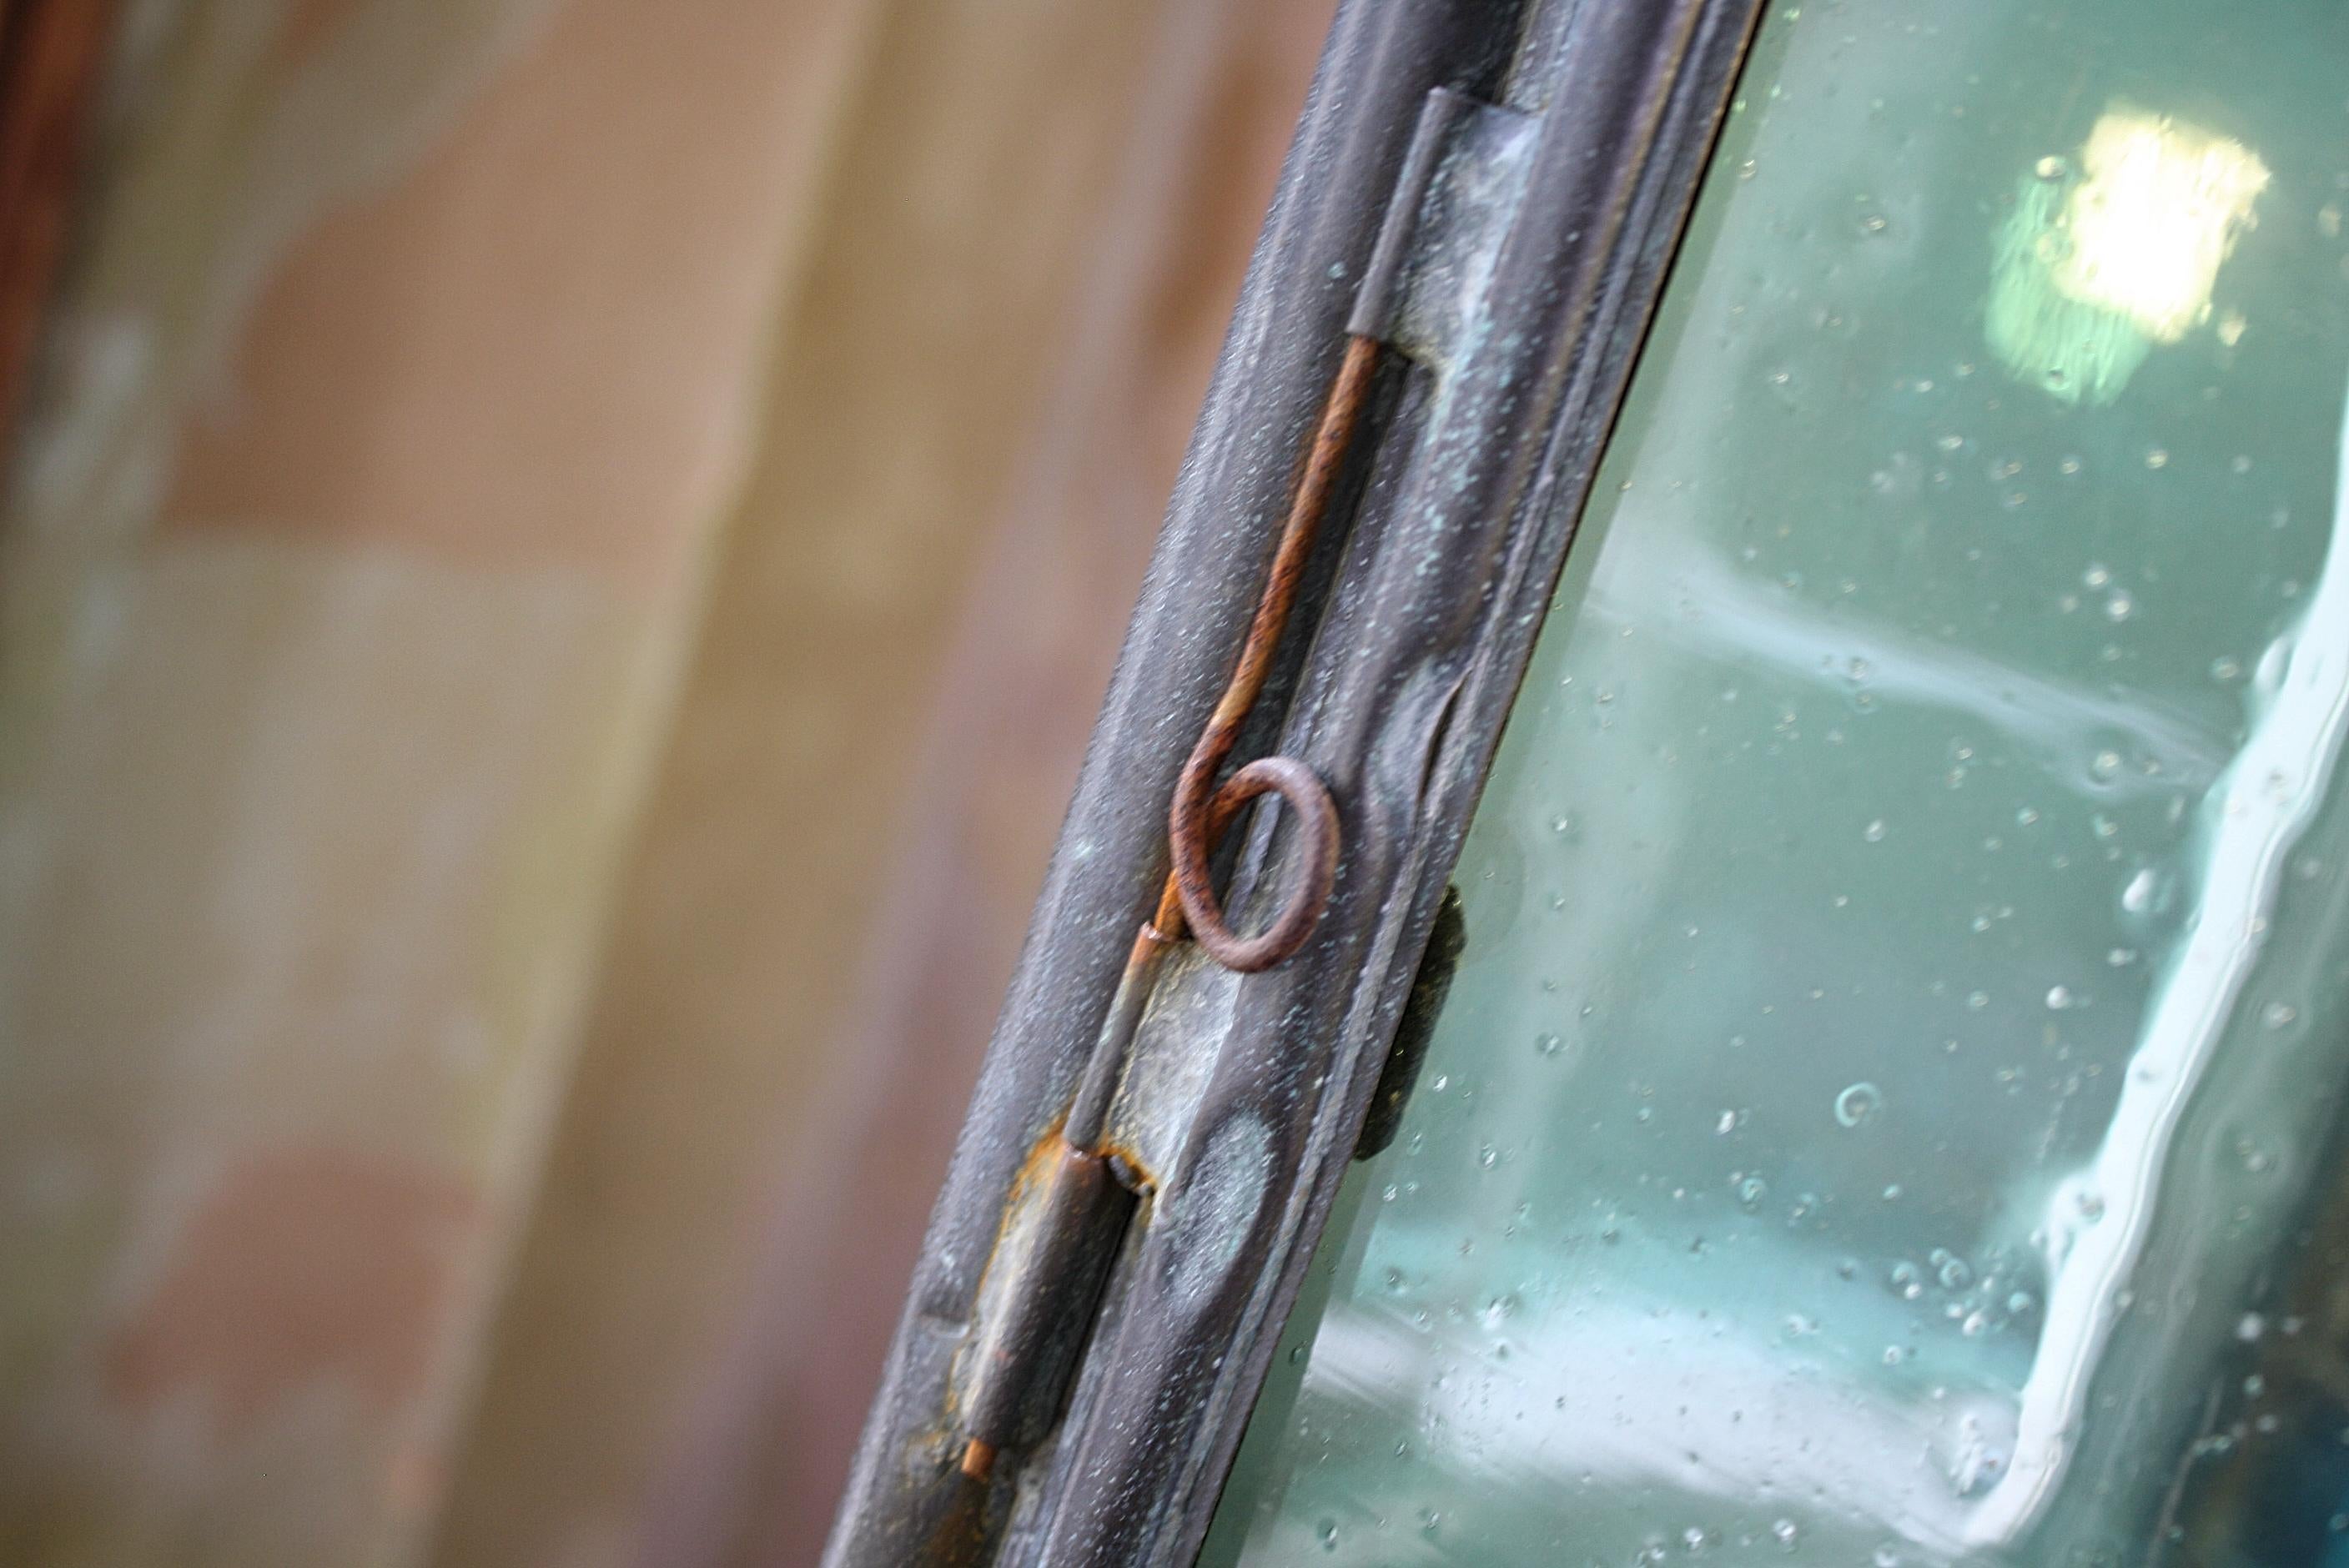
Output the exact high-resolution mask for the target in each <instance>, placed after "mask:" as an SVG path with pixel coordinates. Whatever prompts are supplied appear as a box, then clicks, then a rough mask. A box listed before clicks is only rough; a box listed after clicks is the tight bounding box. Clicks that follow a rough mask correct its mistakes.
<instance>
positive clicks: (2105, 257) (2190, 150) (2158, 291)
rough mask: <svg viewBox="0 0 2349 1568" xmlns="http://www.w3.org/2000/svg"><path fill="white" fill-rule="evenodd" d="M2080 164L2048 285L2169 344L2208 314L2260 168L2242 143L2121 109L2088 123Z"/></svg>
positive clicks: (2262, 183) (2259, 186)
mask: <svg viewBox="0 0 2349 1568" xmlns="http://www.w3.org/2000/svg"><path fill="white" fill-rule="evenodd" d="M2080 165H2081V168H2082V169H2083V170H2084V171H2085V173H2086V175H2087V178H2086V179H2085V180H2083V181H2081V182H2080V183H2079V184H2078V185H2076V186H2075V187H2074V188H2073V191H2072V199H2071V201H2069V202H2068V203H2066V205H2065V207H2064V227H2065V228H2067V229H2068V230H2069V231H2070V241H2071V242H2070V244H2069V246H2068V247H2066V248H2065V253H2064V255H2063V257H2062V259H2061V260H2060V261H2058V262H2057V263H2055V265H2054V284H2055V286H2056V287H2057V288H2058V289H2061V290H2062V291H2063V292H2064V294H2067V295H2069V296H2070V297H2072V298H2073V299H2075V300H2078V301H2080V302H2081V303H2082V304H2094V305H2101V306H2103V307H2104V308H2105V309H2106V310H2110V311H2116V312H2118V313H2119V314H2121V315H2126V316H2127V317H2128V318H2129V320H2130V321H2131V322H2132V323H2133V324H2135V325H2136V326H2137V329H2138V330H2139V331H2140V332H2143V333H2144V334H2145V335H2147V337H2149V338H2151V339H2153V340H2154V341H2155V342H2156V343H2175V342H2177V341H2178V339H2179V338H2181V337H2183V336H2185V335H2186V334H2187V331H2188V329H2189V328H2191V327H2195V326H2199V325H2201V324H2202V323H2203V322H2204V321H2206V320H2208V319H2209V315H2210V290H2211V288H2212V286H2213V285H2214V284H2217V283H2218V281H2219V263H2221V262H2223V261H2225V260H2226V259H2227V253H2228V252H2229V251H2230V250H2232V249H2233V248H2234V244H2235V235H2236V232H2238V231H2239V230H2240V229H2241V228H2242V227H2244V226H2245V225H2247V224H2248V223H2250V222H2251V203H2252V202H2253V201H2255V200H2256V199H2257V198H2258V196H2259V193H2260V192H2261V191H2264V190H2266V189H2267V185H2268V167H2267V165H2266V164H2264V163H2262V162H2261V161H2260V160H2259V156H2258V155H2257V154H2256V153H2254V152H2252V151H2251V149H2249V148H2247V147H2245V146H2244V145H2243V144H2242V143H2241V142H2240V141H2234V140H2230V139H2228V138H2226V137H2223V136H2215V135H2212V134H2211V133H2209V131H2204V130H2198V129H2195V128H2193V127H2192V126H2184V125H2178V124H2177V123H2176V122H2174V121H2171V120H2167V119H2155V118H2154V117H2152V116H2150V115H2144V114H2132V113H2127V112H2114V113H2108V114H2106V115H2105V116H2104V118H2103V119H2099V120H2097V121H2096V127H2095V130H2093V131H2091V132H2090V133H2089V135H2088V145H2087V146H2086V147H2085V148H2083V149H2082V150H2081V152H2080Z"/></svg>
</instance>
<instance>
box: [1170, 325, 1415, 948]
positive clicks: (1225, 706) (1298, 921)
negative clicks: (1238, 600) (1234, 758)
mask: <svg viewBox="0 0 2349 1568" xmlns="http://www.w3.org/2000/svg"><path fill="white" fill-rule="evenodd" d="M1377 365H1378V343H1377V341H1376V340H1375V339H1372V338H1369V337H1363V336H1352V337H1349V338H1348V339H1347V340H1346V356H1345V358H1344V359H1343V360H1342V361H1341V362H1340V365H1339V366H1338V374H1337V376H1336V377H1335V378H1334V379H1333V380H1332V381H1331V382H1330V396H1329V398H1328V400H1327V401H1326V402H1325V403H1324V404H1323V405H1322V408H1321V422H1320V425H1319V428H1316V429H1315V431H1314V433H1313V445H1312V448H1311V449H1310V450H1309V452H1308V454H1307V456H1306V459H1305V471H1304V473H1303V474H1302V475H1300V476H1299V479H1298V482H1297V493H1296V494H1295V495H1294V496H1293V497H1292V498H1291V499H1290V501H1289V506H1288V520H1287V521H1285V522H1284V523H1283V524H1282V525H1281V532H1280V543H1279V546H1278V549H1277V550H1275V551H1274V552H1273V557H1272V570H1271V572H1270V573H1269V574H1268V576H1267V577H1266V579H1265V584H1264V595H1263V597H1262V598H1260V599H1259V600H1257V607H1256V619H1255V620H1254V621H1253V622H1251V623H1250V624H1249V626H1248V632H1247V641H1245V642H1244V643H1242V644H1241V645H1240V656H1239V662H1238V664H1237V665H1236V666H1234V668H1233V670H1232V678H1231V683H1230V684H1229V685H1228V686H1226V687H1225V688H1224V695H1223V697H1222V699H1221V700H1219V701H1218V702H1217V703H1216V710H1215V712H1214V713H1213V714H1211V715H1209V716H1208V718H1207V724H1206V728H1205V729H1203V730H1201V731H1200V734H1199V740H1198V744H1197V745H1195V746H1194V747H1193V748H1191V756H1190V758H1189V760H1187V761H1186V762H1185V763H1184V764H1183V771H1182V773H1181V774H1180V775H1179V776H1178V777H1177V779H1175V783H1174V804H1173V805H1172V806H1171V807H1170V808H1169V809H1168V810H1167V814H1166V840H1167V846H1168V850H1169V852H1170V858H1171V859H1172V861H1173V862H1174V867H1173V872H1172V874H1171V875H1170V877H1169V879H1168V880H1169V882H1170V884H1171V885H1170V890H1169V891H1170V892H1173V893H1174V900H1172V901H1170V900H1168V899H1164V898H1162V899H1161V900H1160V901H1159V908H1160V914H1161V919H1160V920H1159V921H1157V922H1154V923H1155V924H1156V925H1157V926H1158V929H1159V931H1160V933H1161V934H1163V935H1164V936H1166V937H1169V938H1172V937H1174V936H1177V935H1179V934H1180V932H1179V931H1177V930H1174V929H1171V928H1170V922H1169V920H1168V918H1167V917H1170V916H1172V915H1174V909H1172V908H1170V907H1169V905H1170V903H1177V902H1179V905H1180V911H1181V920H1182V922H1183V923H1186V924H1187V925H1188V926H1189V928H1190V931H1191V934H1193V935H1194V936H1195V938H1196V939H1197V941H1198V944H1199V945H1200V946H1201V947H1203V948H1205V949H1206V953H1207V956H1209V957H1210V958H1213V959H1214V960H1215V961H1216V963H1218V964H1221V965H1224V966H1225V967H1226V968H1227V969H1236V970H1238V971H1239V972H1240V973H1242V974H1254V973H1255V972H1256V971H1257V970H1260V969H1269V968H1271V967H1272V966H1273V965H1276V964H1278V963H1279V962H1280V961H1281V960H1282V959H1284V958H1286V957H1288V955H1289V954H1292V953H1294V952H1296V951H1297V950H1298V949H1299V947H1302V946H1303V945H1305V942H1306V939H1307V938H1308V937H1309V936H1311V935H1312V934H1313V928H1314V927H1315V926H1316V925H1318V924H1319V923H1320V920H1321V914H1322V912H1323V911H1324V910H1325V909H1327V908H1328V907H1329V904H1330V887H1331V884H1332V883H1333V882H1334V881H1335V879H1336V876H1337V871H1338V845H1339V827H1338V808H1337V804H1336V802H1334V801H1333V800H1331V799H1330V790H1329V789H1328V787H1327V786H1326V785H1324V784H1323V783H1322V782H1321V780H1320V779H1319V778H1318V777H1317V776H1316V775H1315V774H1314V772H1313V770H1312V769H1310V768H1309V767H1307V766H1306V765H1305V764H1304V763H1302V762H1299V761H1298V760H1297V759H1296V758H1288V757H1262V758H1257V759H1256V760H1255V761H1253V762H1250V763H1248V764H1247V766H1246V767H1244V768H1242V769H1239V770H1238V771H1237V772H1236V773H1234V774H1233V775H1232V776H1231V777H1230V778H1229V779H1226V780H1225V781H1224V782H1223V784H1222V786H1221V787H1220V788H1218V787H1217V786H1216V774H1217V773H1218V772H1220V771H1221V770H1222V769H1223V766H1224V763H1225V761H1226V759H1227V758H1229V757H1230V756H1231V752H1232V745H1233V742H1234V741H1235V740H1237V738H1238V737H1239V729H1240V724H1241V721H1242V720H1244V719H1245V718H1247V713H1248V709H1249V708H1251V707H1254V706H1255V705H1256V699H1257V695H1258V694H1259V693H1261V692H1262V691H1263V690H1264V683H1265V678H1266V676H1268V675H1269V674H1270V673H1271V670H1272V655H1273V650H1274V648H1275V647H1277V646H1278V644H1279V642H1280V634H1281V630H1282V628H1283V627H1284V626H1286V625H1287V624H1288V614H1289V610H1290V608H1291V607H1292V606H1293V605H1294V604H1295V603H1296V602H1297V589H1298V584H1299V581H1300V579H1301V578H1302V577H1303V575H1304V573H1305V563H1306V561H1307V559H1308V558H1309V556H1310V555H1311V554H1312V553H1313V540H1314V536H1315V535H1316V534H1317V533H1318V532H1319V531H1320V527H1321V518H1322V515H1323V513H1325V512H1326V511H1328V510H1329V507H1330V489H1331V487H1332V486H1333V485H1334V484H1335V483H1336V481H1337V477H1338V470H1339V469H1340V467H1341V466H1342V465H1343V463H1344V461H1345V457H1346V449H1347V448H1348V447H1349V445H1350V444H1351V442H1352V440H1353V436H1354V427H1355V426H1356V424H1357V423H1359V421H1360V419H1361V411H1362V407H1363V404H1364V403H1365V402H1366V401H1367V399H1368V397H1369V394H1370V387H1371V371H1372V370H1374V369H1375V368H1376V367H1377ZM1265 794H1275V795H1278V796H1279V797H1280V798H1281V800H1282V802H1283V803H1284V804H1286V805H1287V806H1288V809H1289V810H1291V811H1293V812H1295V813H1296V815H1297V831H1298V834H1299V839H1300V841H1301V842H1302V844H1303V846H1304V852H1303V856H1302V859H1301V861H1300V862H1299V866H1298V869H1297V872H1295V874H1294V876H1293V877H1292V879H1291V882H1290V885H1289V888H1288V893H1287V896H1286V897H1285V898H1284V900H1283V902H1282V904H1281V908H1280V913H1278V914H1277V915H1275V916H1274V917H1273V920H1272V922H1271V923H1270V924H1268V925H1267V926H1266V927H1265V928H1264V930H1262V931H1261V932H1258V933H1257V934H1255V935H1253V936H1243V935H1241V934H1239V933H1237V932H1236V931H1234V930H1233V929H1232V928H1231V926H1230V924H1229V923H1227V922H1226V920H1225V918H1224V909H1223V904H1222V903H1221V901H1220V900H1219V899H1217V897H1216V889H1215V885H1214V883H1213V882H1211V881H1210V879H1209V876H1208V868H1207V857H1208V856H1209V855H1210V854H1211V853H1213V852H1214V850H1215V846H1216V840H1217V839H1218V838H1220V837H1221V836H1222V833H1223V830H1224V828H1225V827H1226V825H1227V824H1228V823H1229V822H1230V820H1231V819H1232V817H1233V816H1234V815H1235V814H1236V813H1237V811H1238V810H1239V808H1240V807H1241V806H1242V805H1243V804H1245V803H1246V802H1247V801H1249V800H1252V799H1256V798H1257V796H1259V795H1265Z"/></svg>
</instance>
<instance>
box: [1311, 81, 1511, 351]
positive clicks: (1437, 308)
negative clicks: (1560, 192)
mask: <svg viewBox="0 0 2349 1568" xmlns="http://www.w3.org/2000/svg"><path fill="white" fill-rule="evenodd" d="M1538 123H1539V122H1538V119H1537V117H1536V116H1533V115H1529V114H1525V113H1521V112H1520V111H1518V110H1516V109H1509V108H1498V107H1496V106H1495V105H1492V104H1486V103H1479V102H1477V101H1476V100H1475V99H1474V98H1467V97H1464V96H1463V95H1462V94H1459V93H1456V92H1454V91H1452V90H1451V89H1450V88H1436V89H1435V90H1434V91H1433V92H1432V93H1430V94H1428V95H1427V101H1426V103H1425V104H1424V105H1423V107H1422V108H1421V109H1420V115H1419V126H1418V129H1417V130H1416V131H1414V132H1413V137H1412V145H1411V152H1410V154H1409V156H1408V157H1407V158H1406V159H1405V160H1404V162H1403V168H1402V176H1401V178H1400V179H1399V181H1397V183H1396V186H1395V194H1394V199H1393V200H1392V201H1391V202H1390V203H1389V204H1388V207H1387V216H1386V222H1385V223H1384V225H1383V226H1382V227H1381V229H1380V231H1379V242H1378V245H1377V248H1376V249H1375V250H1373V251H1372V252H1371V264H1370V266H1369V268H1368V269H1367V270H1366V271H1365V272H1364V273H1363V274H1362V286H1361V293H1360V294H1357V295H1356V296H1355V300H1354V314H1353V315H1352V316H1351V317H1350V318H1349V320H1348V321H1347V324H1346V325H1347V330H1348V331H1350V332H1352V333H1355V334H1357V335H1361V336H1364V337H1374V338H1377V339H1378V340H1379V341H1381V343H1386V344H1390V345H1392V346H1394V347H1396V348H1398V349H1401V350H1402V352H1403V353H1405V354H1407V355H1409V356H1411V357H1412V358H1413V359H1416V360H1418V361H1420V362H1421V363H1422V364H1424V365H1431V366H1438V367H1441V366H1448V365H1450V364H1451V363H1452V360H1453V356H1454V352H1455V349H1456V347H1457V346H1458V344H1459V342H1460V340H1461V336H1462V335H1463V333H1464V331H1465V330H1466V328H1467V326H1468V325H1469V323H1470V321H1471V319H1472V314H1473V313H1474V312H1475V310H1476V309H1477V308H1478V306H1479V304H1480V303H1481V302H1482V301H1483V299H1484V297H1485V284H1487V283H1488V282H1489V281H1490V280H1491V278H1492V275H1493V267H1494V265H1495V263H1496V262H1497V261H1498V260H1499V258H1500V253H1501V242H1502V241H1503V240H1504V239H1506V237H1507V235H1508V232H1509V227H1510V225H1511V223H1512V222H1515V221H1516V214H1517V207H1518V205H1519V202H1520V201H1521V200H1522V199H1523V197H1524V195H1525V190H1526V177H1527V175H1528V173H1529V172H1530V171H1531V170H1532V167H1533V148H1534V132H1535V130H1536V129H1537V126H1538Z"/></svg>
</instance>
